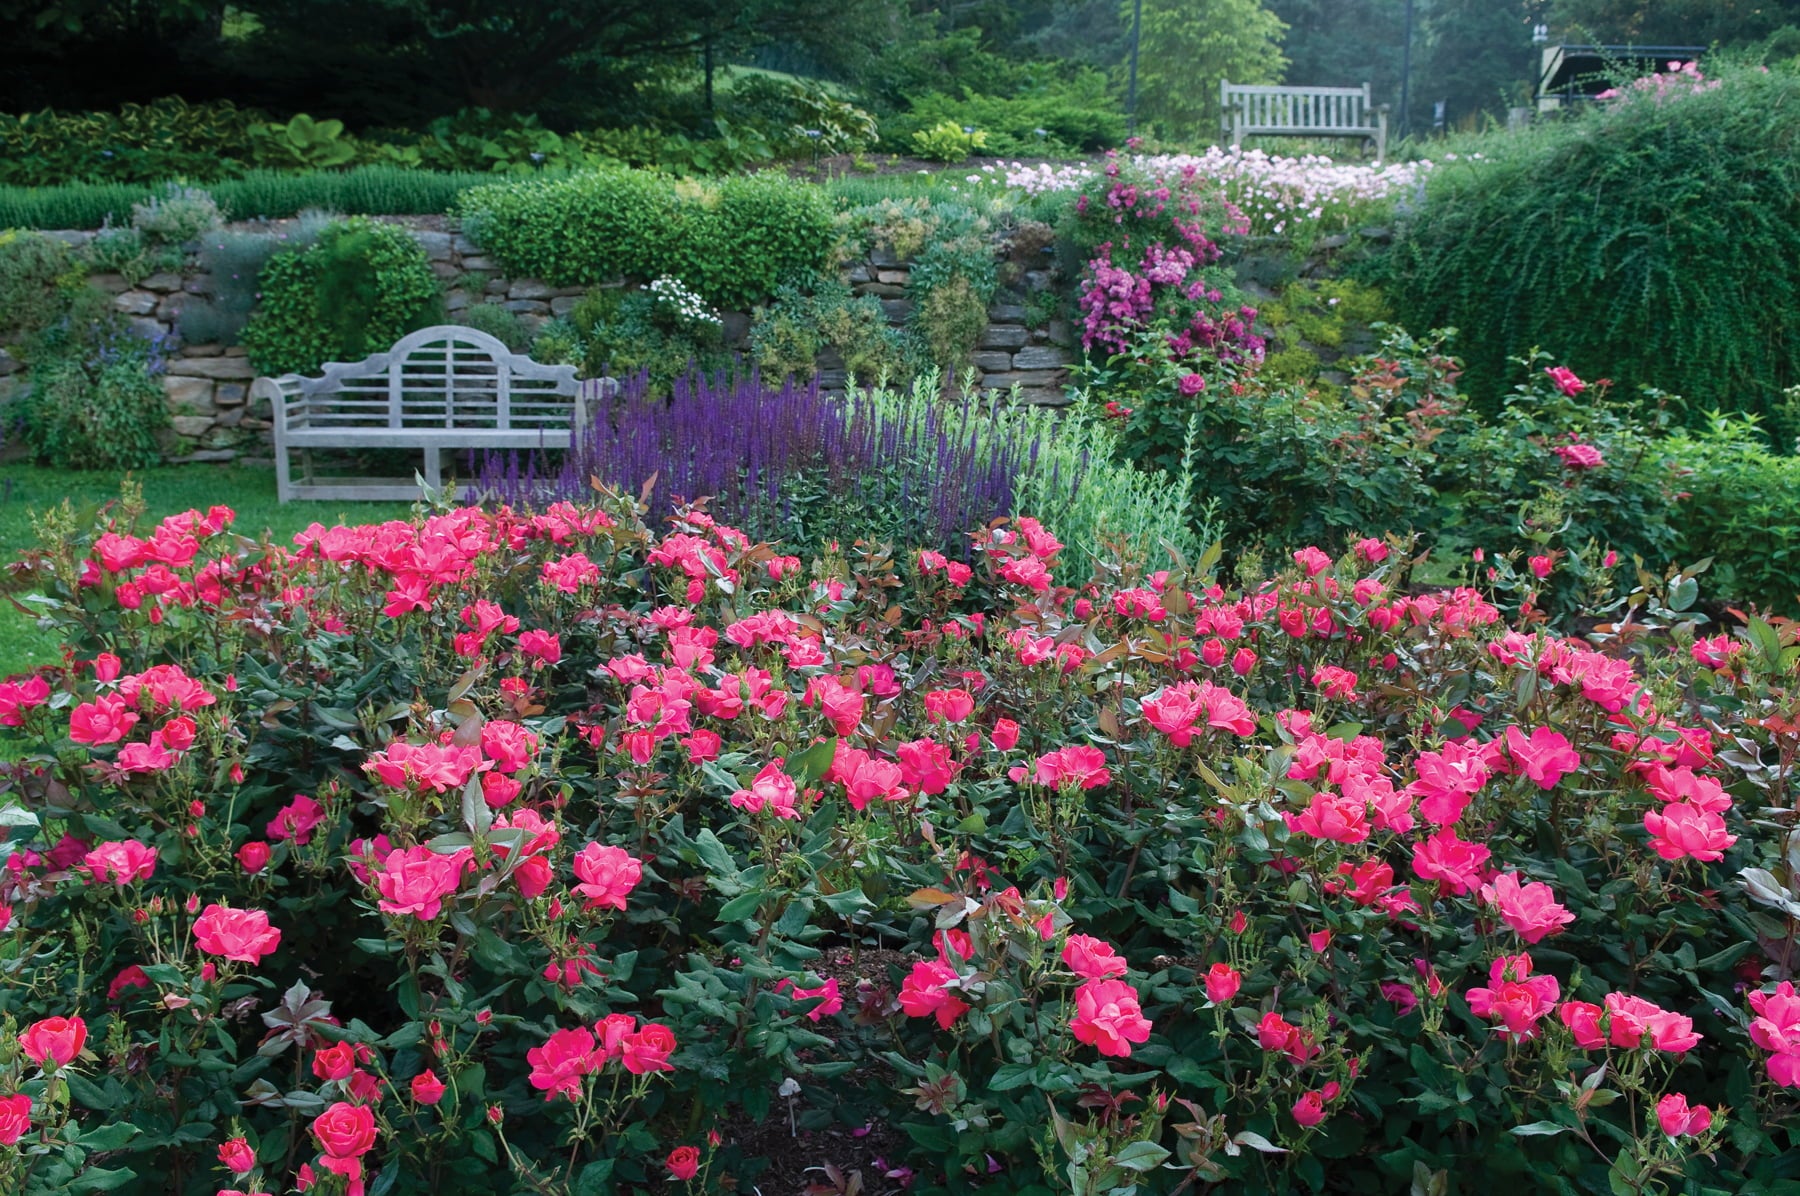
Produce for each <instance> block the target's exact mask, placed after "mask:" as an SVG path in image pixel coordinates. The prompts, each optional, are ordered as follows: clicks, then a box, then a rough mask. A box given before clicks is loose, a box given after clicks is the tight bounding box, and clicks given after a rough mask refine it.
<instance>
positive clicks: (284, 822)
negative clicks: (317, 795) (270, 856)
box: [268, 793, 325, 847]
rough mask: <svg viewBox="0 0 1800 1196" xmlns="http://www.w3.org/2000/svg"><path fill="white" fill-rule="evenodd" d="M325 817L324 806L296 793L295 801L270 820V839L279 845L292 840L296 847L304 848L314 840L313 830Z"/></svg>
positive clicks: (302, 794)
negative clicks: (283, 841)
mask: <svg viewBox="0 0 1800 1196" xmlns="http://www.w3.org/2000/svg"><path fill="white" fill-rule="evenodd" d="M324 817H325V807H324V806H321V805H320V804H319V803H318V802H316V801H314V800H313V799H312V798H310V797H308V796H306V795H305V794H304V793H296V794H295V795H294V800H293V801H291V802H289V803H288V804H287V805H286V806H283V807H282V809H281V812H280V813H279V814H277V815H275V817H274V818H272V819H270V820H269V826H268V835H269V838H270V839H272V840H274V841H275V842H277V843H279V842H281V841H282V840H283V839H292V840H293V841H294V845H295V846H296V847H304V846H306V844H307V842H308V841H309V840H311V839H312V833H313V828H314V827H316V826H318V825H319V821H320V819H322V818H324Z"/></svg>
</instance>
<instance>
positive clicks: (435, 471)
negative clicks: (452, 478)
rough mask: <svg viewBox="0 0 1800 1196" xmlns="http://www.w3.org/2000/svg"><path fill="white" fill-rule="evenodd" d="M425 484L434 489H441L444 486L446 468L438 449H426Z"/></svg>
mask: <svg viewBox="0 0 1800 1196" xmlns="http://www.w3.org/2000/svg"><path fill="white" fill-rule="evenodd" d="M425 484H426V485H427V486H430V487H431V488H432V489H433V490H441V489H442V488H443V486H444V468H443V465H442V463H441V462H440V461H439V459H438V450H437V449H434V448H428V449H426V450H425Z"/></svg>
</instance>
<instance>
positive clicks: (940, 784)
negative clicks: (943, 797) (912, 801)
mask: <svg viewBox="0 0 1800 1196" xmlns="http://www.w3.org/2000/svg"><path fill="white" fill-rule="evenodd" d="M894 758H895V759H896V760H898V761H899V763H900V776H901V778H902V779H903V780H904V781H905V782H906V784H907V787H908V788H911V789H917V790H918V791H919V792H920V793H923V794H925V795H926V796H927V797H930V796H933V795H936V794H939V793H942V792H943V791H944V790H945V789H947V788H949V786H950V782H951V781H952V780H954V779H955V777H956V763H955V762H954V761H953V760H952V759H951V758H950V749H949V748H947V747H945V746H944V745H943V744H941V743H939V742H937V741H936V740H934V739H915V740H912V741H911V742H910V743H903V744H901V745H900V746H899V747H897V748H895V749H894Z"/></svg>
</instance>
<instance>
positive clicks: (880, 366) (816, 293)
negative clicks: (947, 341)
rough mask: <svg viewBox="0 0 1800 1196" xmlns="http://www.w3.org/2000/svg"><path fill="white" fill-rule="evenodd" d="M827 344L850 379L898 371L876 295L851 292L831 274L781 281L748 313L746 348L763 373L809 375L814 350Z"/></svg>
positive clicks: (894, 344)
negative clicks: (807, 282) (803, 281)
mask: <svg viewBox="0 0 1800 1196" xmlns="http://www.w3.org/2000/svg"><path fill="white" fill-rule="evenodd" d="M828 348H829V349H831V350H834V351H835V352H836V353H837V354H838V356H839V357H841V358H842V359H843V362H844V369H845V371H846V373H847V374H848V376H849V377H850V378H851V379H854V380H855V381H858V382H863V383H868V382H872V381H874V380H875V379H877V378H880V377H881V376H883V375H889V376H897V375H898V374H899V373H900V367H901V364H902V356H903V348H902V345H901V342H900V338H899V337H898V336H896V335H895V333H894V330H893V328H892V327H891V326H890V325H889V324H888V321H887V313H885V312H884V311H883V310H882V308H881V301H880V300H879V299H876V298H875V297H874V296H873V295H863V296H861V297H855V296H852V295H851V293H850V288H849V287H847V286H845V285H844V284H843V283H842V282H840V281H838V280H837V279H835V278H827V277H821V278H819V279H817V280H815V281H814V283H813V284H812V285H811V286H809V287H799V286H792V285H790V286H784V287H781V288H780V289H779V290H777V291H776V292H775V297H774V300H773V301H772V302H771V303H770V304H768V305H767V306H763V307H758V308H757V309H756V311H755V312H754V313H753V319H752V322H751V325H750V351H751V354H752V356H753V357H754V359H755V361H756V364H757V367H758V368H759V369H761V370H762V372H763V375H764V376H765V377H769V378H783V377H786V376H788V375H790V374H791V375H793V376H794V377H796V378H799V379H801V380H802V381H804V380H807V379H810V378H811V377H812V376H813V375H814V374H815V373H816V372H817V370H818V358H819V355H820V353H822V352H823V351H824V350H826V349H828Z"/></svg>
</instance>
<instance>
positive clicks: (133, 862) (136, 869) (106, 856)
mask: <svg viewBox="0 0 1800 1196" xmlns="http://www.w3.org/2000/svg"><path fill="white" fill-rule="evenodd" d="M81 867H82V868H83V869H84V870H86V872H87V874H88V876H89V877H91V878H92V883H94V884H105V883H107V882H108V881H110V882H112V883H113V884H115V885H118V886H119V887H120V888H124V887H125V886H126V885H128V884H131V883H133V882H134V881H140V880H149V879H150V877H151V875H152V874H153V873H154V872H155V871H156V848H154V847H146V846H144V845H143V844H142V843H139V842H138V841H137V840H136V839H126V840H123V841H120V842H117V843H102V844H100V845H99V846H98V847H96V848H94V849H93V850H92V851H89V852H88V853H87V854H86V855H85V856H83V857H82V859H81Z"/></svg>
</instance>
